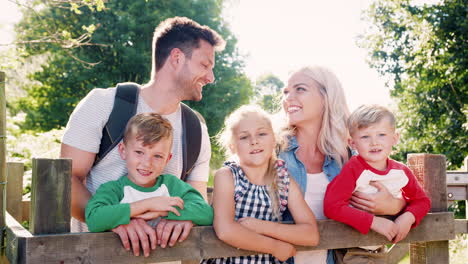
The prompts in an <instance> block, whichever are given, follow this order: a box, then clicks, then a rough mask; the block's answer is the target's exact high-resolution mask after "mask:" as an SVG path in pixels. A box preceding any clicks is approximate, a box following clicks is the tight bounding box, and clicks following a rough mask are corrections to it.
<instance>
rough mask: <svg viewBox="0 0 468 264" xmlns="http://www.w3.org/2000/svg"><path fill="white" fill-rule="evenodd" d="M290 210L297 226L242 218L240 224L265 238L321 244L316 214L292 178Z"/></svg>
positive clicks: (300, 243) (307, 244) (306, 244)
mask: <svg viewBox="0 0 468 264" xmlns="http://www.w3.org/2000/svg"><path fill="white" fill-rule="evenodd" d="M288 208H289V211H290V212H291V214H292V216H293V218H294V222H295V224H281V223H277V222H270V221H263V220H259V219H255V218H242V219H240V220H239V222H240V223H241V224H242V225H243V226H245V227H247V228H249V229H251V230H253V231H255V232H257V233H259V234H262V235H265V236H269V237H273V238H276V239H279V240H282V241H285V242H288V243H292V244H295V245H301V246H316V245H317V244H318V242H319V233H318V227H317V221H316V220H315V216H314V213H313V212H312V211H311V210H310V208H309V206H308V205H307V203H306V202H305V200H304V197H302V193H301V191H300V190H299V186H298V185H297V183H296V182H295V181H294V180H293V179H292V178H291V179H290V184H289V198H288Z"/></svg>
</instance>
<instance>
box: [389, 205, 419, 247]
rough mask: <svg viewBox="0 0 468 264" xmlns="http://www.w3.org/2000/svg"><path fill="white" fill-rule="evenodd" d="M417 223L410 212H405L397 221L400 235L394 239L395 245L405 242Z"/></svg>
mask: <svg viewBox="0 0 468 264" xmlns="http://www.w3.org/2000/svg"><path fill="white" fill-rule="evenodd" d="M415 221H416V218H414V215H413V214H412V213H410V212H405V213H404V214H402V215H400V216H399V217H398V218H397V219H395V224H396V226H397V227H398V233H397V235H396V236H395V238H394V239H393V243H398V242H400V241H401V240H403V239H404V238H405V237H406V236H407V235H408V232H409V231H410V229H411V226H412V225H413V224H414V222H415Z"/></svg>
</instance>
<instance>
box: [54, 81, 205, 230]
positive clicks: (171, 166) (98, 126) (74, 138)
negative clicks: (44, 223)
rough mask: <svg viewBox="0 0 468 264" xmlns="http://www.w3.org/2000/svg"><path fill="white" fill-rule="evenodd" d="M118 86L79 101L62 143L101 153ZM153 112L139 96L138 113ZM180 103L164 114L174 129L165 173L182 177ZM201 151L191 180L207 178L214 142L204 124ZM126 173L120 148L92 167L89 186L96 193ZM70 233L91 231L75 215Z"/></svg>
mask: <svg viewBox="0 0 468 264" xmlns="http://www.w3.org/2000/svg"><path fill="white" fill-rule="evenodd" d="M115 92H116V88H108V89H94V90H92V91H91V92H90V93H89V94H88V95H87V96H86V97H85V98H83V99H82V100H81V101H80V103H79V104H78V105H77V106H76V108H75V110H74V111H73V113H72V114H71V116H70V119H69V121H68V124H67V127H66V129H65V133H64V135H63V138H62V143H64V144H67V145H70V146H72V147H75V148H78V149H80V150H84V151H87V152H92V153H98V152H99V145H100V143H101V137H102V129H103V127H104V126H105V124H106V123H107V120H108V119H109V116H110V113H111V111H112V107H113V105H114V98H115ZM146 112H154V111H153V109H151V108H150V107H149V106H148V105H147V104H146V103H145V102H144V100H143V98H142V97H141V96H139V98H138V106H137V113H146ZM181 113H182V112H181V108H180V106H179V107H178V108H177V110H176V111H175V112H174V113H171V114H169V115H163V117H165V118H166V119H168V120H169V122H170V123H171V125H172V127H173V129H174V139H173V145H172V158H171V160H170V161H169V163H168V164H167V166H166V168H165V169H164V171H163V172H162V173H163V174H172V175H176V176H177V177H180V174H181V172H182V166H183V164H182V163H183V161H182V159H183V156H182V119H181ZM201 128H202V140H201V150H200V154H199V156H198V159H197V161H196V162H195V165H194V168H193V170H192V171H191V172H190V174H189V175H188V177H187V180H190V181H204V182H207V181H208V173H209V163H210V157H211V145H210V140H209V136H208V130H207V127H206V125H205V124H203V123H202V124H201ZM125 174H127V168H126V166H125V162H124V161H123V160H122V159H121V158H120V155H119V152H118V149H117V147H115V148H114V149H112V150H111V151H110V152H109V153H108V154H107V155H106V156H105V157H104V159H102V160H101V161H100V162H99V163H98V164H97V165H96V166H93V167H92V168H91V170H90V172H89V174H88V176H87V178H86V188H87V189H88V190H89V191H90V192H91V194H94V193H95V192H96V190H97V188H99V186H101V184H103V183H105V182H108V181H113V180H118V179H119V178H120V177H121V176H123V175H125ZM71 230H72V231H71V232H88V229H87V228H86V224H84V223H82V222H80V221H78V220H76V219H74V218H72V220H71Z"/></svg>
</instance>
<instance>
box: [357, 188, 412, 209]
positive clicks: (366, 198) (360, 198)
mask: <svg viewBox="0 0 468 264" xmlns="http://www.w3.org/2000/svg"><path fill="white" fill-rule="evenodd" d="M370 185H372V186H374V187H375V188H377V189H378V192H377V193H373V194H368V193H362V192H354V193H353V196H351V200H350V202H349V203H350V204H351V205H352V206H354V207H355V208H357V209H360V210H363V211H366V212H369V213H372V214H374V215H396V214H398V213H399V212H400V211H401V210H402V209H403V207H404V206H405V204H406V203H405V201H404V200H403V199H397V198H395V197H393V195H392V194H391V193H390V192H389V191H388V189H387V188H386V187H385V186H384V185H383V184H381V183H379V182H371V183H370Z"/></svg>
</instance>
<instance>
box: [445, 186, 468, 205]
mask: <svg viewBox="0 0 468 264" xmlns="http://www.w3.org/2000/svg"><path fill="white" fill-rule="evenodd" d="M447 200H449V201H459V200H468V186H447Z"/></svg>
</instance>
